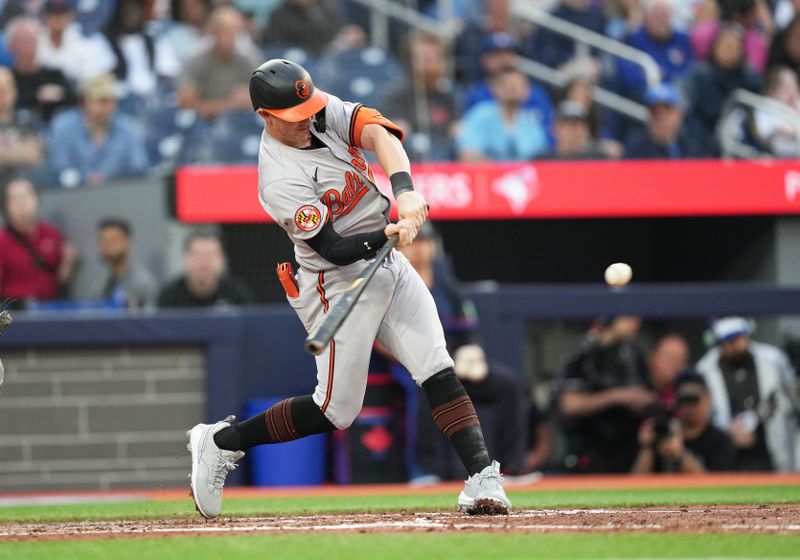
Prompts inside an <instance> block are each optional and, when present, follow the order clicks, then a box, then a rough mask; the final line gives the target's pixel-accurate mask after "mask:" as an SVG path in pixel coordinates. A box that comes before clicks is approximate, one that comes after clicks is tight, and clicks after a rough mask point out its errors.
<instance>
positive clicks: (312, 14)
mask: <svg viewBox="0 0 800 560" xmlns="http://www.w3.org/2000/svg"><path fill="white" fill-rule="evenodd" d="M341 26H342V17H341V11H340V10H339V7H338V6H337V4H336V3H334V2H331V1H330V0H283V3H282V4H281V5H280V6H278V7H277V8H276V9H275V11H273V12H272V15H271V16H270V18H269V25H267V28H266V29H265V30H264V36H263V37H262V42H263V43H265V44H268V45H275V44H279V45H292V46H293V47H300V48H302V49H305V50H307V51H309V52H311V53H314V54H316V55H319V54H321V52H322V49H323V47H325V45H327V44H328V43H330V42H331V40H333V38H334V37H335V36H336V33H337V32H338V31H339V28H340V27H341Z"/></svg>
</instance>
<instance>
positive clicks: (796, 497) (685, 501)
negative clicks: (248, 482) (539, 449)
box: [0, 486, 800, 523]
mask: <svg viewBox="0 0 800 560" xmlns="http://www.w3.org/2000/svg"><path fill="white" fill-rule="evenodd" d="M509 497H510V498H511V500H512V502H513V503H514V507H515V508H517V509H541V508H557V507H620V506H666V505H691V504H762V503H763V504H780V503H800V486H766V487H751V486H744V487H735V488H687V489H682V488H653V489H646V490H642V489H637V490H617V489H605V490H561V491H514V490H513V489H512V490H511V491H509ZM455 500H456V496H455V495H450V494H430V495H400V496H379V495H377V496H352V497H348V496H339V497H328V498H318V497H298V498H275V499H263V498H259V499H229V500H225V502H224V504H223V514H224V515H257V514H261V515H265V514H297V513H317V512H335V511H359V512H360V511H388V510H400V509H407V510H417V511H431V510H452V509H454V508H455ZM194 515H196V514H195V512H194V506H193V504H192V502H191V499H190V498H189V497H188V496H187V498H186V499H185V500H181V501H163V502H159V501H155V502H121V503H103V504H76V505H52V506H14V507H0V523H19V522H45V521H73V520H92V519H143V518H155V517H183V516H194Z"/></svg>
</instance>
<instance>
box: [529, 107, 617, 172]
mask: <svg viewBox="0 0 800 560" xmlns="http://www.w3.org/2000/svg"><path fill="white" fill-rule="evenodd" d="M554 130H555V138H556V145H555V147H554V148H553V150H552V151H550V152H547V153H546V154H545V155H543V156H541V158H542V159H549V160H581V159H607V157H608V156H607V155H606V153H605V152H603V150H602V148H601V146H600V144H598V143H597V141H596V140H595V139H594V138H592V130H591V125H590V123H589V113H588V111H587V110H586V108H585V107H584V106H583V105H581V104H580V103H578V102H577V101H562V102H561V104H560V105H559V106H558V117H557V119H556V124H555V128H554Z"/></svg>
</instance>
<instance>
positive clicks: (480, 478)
mask: <svg viewBox="0 0 800 560" xmlns="http://www.w3.org/2000/svg"><path fill="white" fill-rule="evenodd" d="M475 477H476V478H477V483H478V486H483V485H484V484H486V485H487V486H489V487H490V488H494V489H496V488H502V487H503V475H502V474H500V473H495V472H492V473H487V474H483V473H478V474H476V475H475Z"/></svg>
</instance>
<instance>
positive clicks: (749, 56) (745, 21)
mask: <svg viewBox="0 0 800 560" xmlns="http://www.w3.org/2000/svg"><path fill="white" fill-rule="evenodd" d="M717 4H718V6H719V7H718V11H719V14H718V17H717V18H712V19H709V20H707V21H703V22H700V23H698V24H697V25H695V26H694V29H692V33H691V40H692V46H693V47H694V52H695V54H696V55H697V58H699V59H700V60H706V59H708V58H709V56H711V51H712V49H713V48H714V43H715V42H716V37H717V35H718V34H719V32H720V30H721V28H722V27H725V26H727V25H730V24H734V25H737V26H741V28H742V32H743V39H742V40H743V49H744V57H745V59H746V60H747V61H748V62H749V63H750V66H752V67H753V68H754V69H755V70H757V71H758V72H763V71H764V68H765V67H766V63H767V53H768V50H769V35H768V34H767V33H765V31H764V29H765V26H766V27H768V28H769V29H771V22H770V20H769V11H768V10H766V12H767V14H766V16H765V17H762V16H764V11H765V9H764V8H762V7H761V6H759V0H717Z"/></svg>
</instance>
